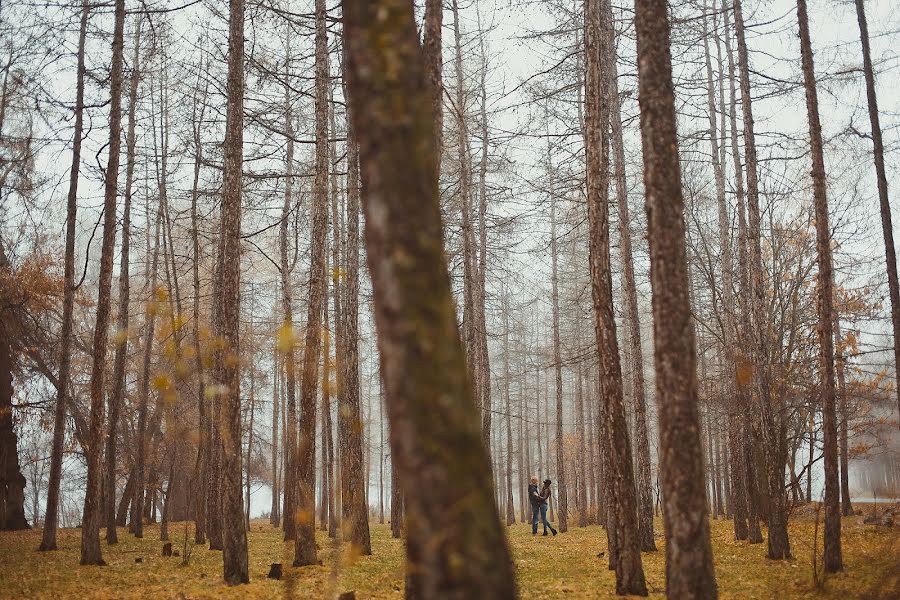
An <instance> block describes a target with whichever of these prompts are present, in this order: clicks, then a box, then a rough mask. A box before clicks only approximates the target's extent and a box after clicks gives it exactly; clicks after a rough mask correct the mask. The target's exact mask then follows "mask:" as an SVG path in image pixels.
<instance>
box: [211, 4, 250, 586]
mask: <svg viewBox="0 0 900 600" xmlns="http://www.w3.org/2000/svg"><path fill="white" fill-rule="evenodd" d="M229 8H230V12H229V15H230V17H229V21H228V80H227V84H226V115H225V144H224V163H225V171H224V177H223V186H222V187H223V189H222V233H221V236H222V238H221V239H222V264H221V284H220V285H221V296H220V297H219V298H220V299H221V300H220V301H221V308H220V311H221V312H220V319H219V320H220V324H221V331H220V335H221V336H222V342H223V343H222V346H223V347H222V348H221V349H220V350H219V351H218V352H217V359H218V360H217V363H218V365H217V366H218V370H219V373H220V375H219V376H220V377H221V385H222V386H223V389H222V393H221V394H220V395H219V401H220V404H221V406H220V413H221V414H220V421H219V422H220V431H221V434H222V465H221V472H222V549H223V564H222V566H223V576H224V578H225V582H226V583H227V584H229V585H234V584H238V583H249V581H250V575H249V572H248V565H247V562H248V557H247V530H246V528H245V523H244V507H243V496H242V490H241V475H242V473H243V469H242V468H241V376H240V351H241V348H240V314H241V294H240V289H241V270H240V262H241V192H242V190H241V187H242V186H241V182H242V177H241V171H242V168H243V131H244V128H243V127H244V108H243V107H244V0H230V4H229Z"/></svg>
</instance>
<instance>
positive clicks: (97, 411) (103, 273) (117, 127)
mask: <svg viewBox="0 0 900 600" xmlns="http://www.w3.org/2000/svg"><path fill="white" fill-rule="evenodd" d="M114 23H115V24H114V29H113V40H112V63H111V65H110V74H109V94H110V113H109V161H108V163H107V166H106V177H105V186H104V199H103V211H104V214H103V241H102V243H101V247H100V281H99V283H98V292H97V317H96V326H95V329H94V345H93V354H94V356H93V361H92V363H91V380H90V397H91V425H90V434H89V438H88V439H89V442H88V443H89V447H88V448H87V484H86V488H85V495H84V514H83V516H82V520H81V564H82V565H103V564H106V563H105V562H104V561H103V556H102V555H101V551H100V521H101V520H102V517H103V508H102V506H101V505H100V486H101V482H102V479H103V473H102V465H101V460H102V443H103V425H104V413H105V405H104V398H103V396H104V393H103V392H104V385H103V380H104V375H105V370H106V350H107V348H106V345H107V339H108V337H109V313H110V288H111V287H112V268H113V252H114V251H115V244H116V196H117V193H118V189H117V183H118V179H119V155H120V150H121V147H122V79H123V76H122V65H123V62H124V37H125V0H116V6H115V19H114Z"/></svg>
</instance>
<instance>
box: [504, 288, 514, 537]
mask: <svg viewBox="0 0 900 600" xmlns="http://www.w3.org/2000/svg"><path fill="white" fill-rule="evenodd" d="M508 293H509V292H508V291H506V292H505V294H504V298H503V300H504V302H503V304H504V306H503V393H504V397H505V400H506V474H505V475H506V524H507V525H514V524H515V523H516V505H515V502H514V500H513V484H512V470H513V457H512V455H513V446H512V403H511V402H510V399H509V385H510V373H509V300H508V299H507V297H506V294H508Z"/></svg>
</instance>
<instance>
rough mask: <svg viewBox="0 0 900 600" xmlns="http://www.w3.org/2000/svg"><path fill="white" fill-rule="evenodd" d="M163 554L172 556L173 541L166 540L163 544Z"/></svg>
mask: <svg viewBox="0 0 900 600" xmlns="http://www.w3.org/2000/svg"><path fill="white" fill-rule="evenodd" d="M162 555H163V556H172V542H166V543H165V544H163V549H162Z"/></svg>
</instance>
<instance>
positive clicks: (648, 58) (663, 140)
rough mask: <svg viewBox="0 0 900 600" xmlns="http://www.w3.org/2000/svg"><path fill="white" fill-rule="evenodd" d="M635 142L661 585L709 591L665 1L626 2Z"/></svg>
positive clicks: (707, 594) (672, 593)
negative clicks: (652, 373) (639, 162)
mask: <svg viewBox="0 0 900 600" xmlns="http://www.w3.org/2000/svg"><path fill="white" fill-rule="evenodd" d="M635 30H636V33H637V55H638V89H639V99H640V108H641V141H642V146H643V151H644V188H645V193H646V199H647V200H646V201H647V224H648V235H647V237H648V238H649V240H650V282H651V284H652V288H653V331H654V341H655V344H654V348H655V349H654V362H655V364H656V403H657V409H658V414H659V447H660V479H661V483H662V495H663V503H664V509H663V520H664V523H665V528H666V540H667V541H666V594H667V596H668V597H670V598H679V599H683V598H716V597H717V591H716V578H715V572H714V570H713V556H712V546H711V544H710V538H709V520H708V517H707V515H706V498H705V491H704V488H703V487H702V486H701V485H698V484H699V482H702V481H704V474H703V455H702V444H701V441H700V421H699V415H698V410H697V400H698V398H697V397H698V391H697V370H696V361H697V355H696V346H695V341H694V331H693V326H692V322H691V307H690V302H689V289H688V266H687V251H686V247H685V226H684V199H683V198H682V195H681V170H680V166H679V163H678V150H677V148H678V138H677V134H676V131H675V92H674V89H673V85H672V58H671V54H670V37H669V19H668V15H667V14H666V4H665V3H659V2H656V1H654V0H636V1H635Z"/></svg>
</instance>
